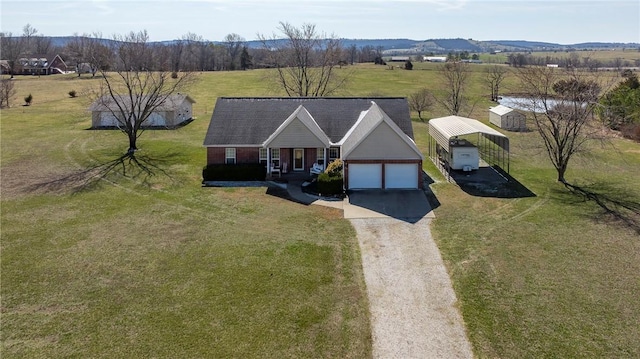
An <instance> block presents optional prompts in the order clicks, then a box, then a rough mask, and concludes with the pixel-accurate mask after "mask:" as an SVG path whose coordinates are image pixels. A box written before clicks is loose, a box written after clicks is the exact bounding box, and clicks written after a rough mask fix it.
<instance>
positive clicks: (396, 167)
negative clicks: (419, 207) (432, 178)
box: [384, 163, 419, 189]
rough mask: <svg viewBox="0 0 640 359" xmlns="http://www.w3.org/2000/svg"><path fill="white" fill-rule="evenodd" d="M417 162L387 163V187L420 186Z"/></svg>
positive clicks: (385, 176)
mask: <svg viewBox="0 0 640 359" xmlns="http://www.w3.org/2000/svg"><path fill="white" fill-rule="evenodd" d="M418 178H419V176H418V164H417V163H387V164H385V165H384V186H385V188H389V189H392V188H403V189H404V188H418Z"/></svg>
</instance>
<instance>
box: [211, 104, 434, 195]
mask: <svg viewBox="0 0 640 359" xmlns="http://www.w3.org/2000/svg"><path fill="white" fill-rule="evenodd" d="M204 146H205V147H206V148H207V164H222V163H228V164H234V163H262V164H264V165H265V166H266V167H267V173H268V174H270V173H271V172H272V168H273V167H274V166H275V167H276V168H280V169H281V170H283V171H285V172H286V171H294V172H307V173H308V171H309V170H310V168H312V167H313V164H314V163H318V164H321V165H323V166H324V165H326V164H328V163H330V162H331V161H333V160H335V159H341V160H342V161H343V163H344V181H345V188H346V189H363V188H421V187H422V161H423V159H424V157H423V155H422V153H421V152H420V150H419V149H418V148H417V147H416V144H415V142H414V141H413V127H412V125H411V117H410V113H409V105H408V103H407V100H406V98H390V97H385V98H337V97H329V98H319V97H307V98H291V97H287V98H218V101H217V102H216V106H215V108H214V111H213V115H212V116H211V123H210V124H209V129H208V131H207V135H206V137H205V140H204Z"/></svg>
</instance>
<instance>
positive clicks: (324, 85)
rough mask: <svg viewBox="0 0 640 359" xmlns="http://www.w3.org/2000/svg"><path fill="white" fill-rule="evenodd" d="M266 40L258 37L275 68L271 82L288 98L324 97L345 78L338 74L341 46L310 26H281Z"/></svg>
mask: <svg viewBox="0 0 640 359" xmlns="http://www.w3.org/2000/svg"><path fill="white" fill-rule="evenodd" d="M278 30H280V32H281V33H282V35H283V36H284V38H282V37H278V36H276V35H275V34H274V35H273V37H272V38H270V39H268V38H266V37H265V36H263V35H258V36H259V38H260V40H261V41H262V44H263V47H264V49H265V50H267V52H268V54H269V56H270V58H269V59H268V61H269V62H270V65H272V66H273V67H275V69H276V70H275V77H274V81H275V82H276V83H277V85H278V86H279V87H280V88H282V89H283V90H284V91H285V92H286V94H287V95H288V96H301V97H307V96H327V95H330V94H333V93H335V92H336V91H337V90H339V89H341V88H342V87H343V86H344V85H345V83H346V80H347V77H348V75H346V74H345V73H339V72H338V71H337V69H338V67H339V62H340V57H341V55H342V46H341V43H340V40H339V39H338V38H336V37H335V36H333V35H332V36H331V37H327V36H325V34H323V33H319V32H318V31H317V30H316V27H315V25H313V24H303V25H302V26H301V27H299V28H298V27H295V26H293V25H291V24H289V23H286V22H281V23H280V26H279V28H278Z"/></svg>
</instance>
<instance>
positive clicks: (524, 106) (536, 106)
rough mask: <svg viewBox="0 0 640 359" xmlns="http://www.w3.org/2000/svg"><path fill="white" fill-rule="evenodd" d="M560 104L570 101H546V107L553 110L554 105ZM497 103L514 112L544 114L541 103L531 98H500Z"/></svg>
mask: <svg viewBox="0 0 640 359" xmlns="http://www.w3.org/2000/svg"><path fill="white" fill-rule="evenodd" d="M561 102H564V103H567V102H571V101H558V100H554V99H548V100H547V105H548V106H550V107H552V108H553V107H554V106H555V105H557V104H559V103H561ZM498 103H499V104H501V105H503V106H507V107H510V108H513V109H516V110H523V111H535V112H538V113H541V112H544V106H543V105H542V102H541V101H540V100H537V99H533V98H531V97H518V96H502V97H500V99H499V100H498Z"/></svg>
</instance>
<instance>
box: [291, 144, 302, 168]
mask: <svg viewBox="0 0 640 359" xmlns="http://www.w3.org/2000/svg"><path fill="white" fill-rule="evenodd" d="M293 170H294V171H304V148H294V149H293Z"/></svg>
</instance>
